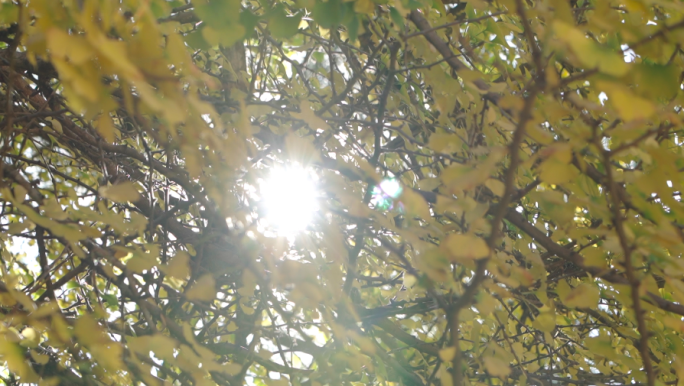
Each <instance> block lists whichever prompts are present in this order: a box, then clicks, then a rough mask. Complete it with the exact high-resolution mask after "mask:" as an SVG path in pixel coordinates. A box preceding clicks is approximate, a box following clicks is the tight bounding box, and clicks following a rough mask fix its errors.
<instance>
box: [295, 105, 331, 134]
mask: <svg viewBox="0 0 684 386" xmlns="http://www.w3.org/2000/svg"><path fill="white" fill-rule="evenodd" d="M299 109H300V110H301V111H302V112H301V113H292V116H294V117H295V118H297V119H301V120H303V121H304V122H306V123H307V124H308V125H309V127H310V128H311V129H313V130H318V129H321V130H325V129H327V128H328V124H327V123H326V122H325V120H323V119H322V118H320V117H318V116H317V115H316V114H315V113H314V111H313V107H312V106H311V103H310V102H309V101H306V100H304V101H302V102H301V104H300V106H299Z"/></svg>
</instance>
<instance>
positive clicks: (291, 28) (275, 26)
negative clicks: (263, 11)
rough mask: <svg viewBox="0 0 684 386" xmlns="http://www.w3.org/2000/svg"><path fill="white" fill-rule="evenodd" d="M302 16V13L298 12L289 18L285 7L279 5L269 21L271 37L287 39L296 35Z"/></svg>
mask: <svg viewBox="0 0 684 386" xmlns="http://www.w3.org/2000/svg"><path fill="white" fill-rule="evenodd" d="M302 15H303V13H302V12H298V13H296V14H295V15H293V16H287V14H286V13H285V6H284V5H282V4H279V5H278V6H277V7H276V9H275V10H274V12H273V15H272V16H271V18H270V19H269V21H268V27H269V29H270V31H271V35H272V36H273V37H275V38H279V39H287V38H289V37H291V36H292V35H294V34H296V33H297V31H298V30H299V23H300V22H301V20H302Z"/></svg>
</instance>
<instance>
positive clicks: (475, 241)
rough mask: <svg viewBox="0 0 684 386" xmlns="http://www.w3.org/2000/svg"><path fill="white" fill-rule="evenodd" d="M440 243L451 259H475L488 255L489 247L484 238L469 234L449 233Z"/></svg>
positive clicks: (457, 260) (456, 260)
mask: <svg viewBox="0 0 684 386" xmlns="http://www.w3.org/2000/svg"><path fill="white" fill-rule="evenodd" d="M442 245H443V246H444V247H446V249H447V250H448V251H449V253H450V257H451V260H452V261H455V262H459V261H465V260H475V259H479V258H483V257H487V256H489V247H488V246H487V243H485V241H484V240H482V239H481V238H479V237H477V236H473V235H469V234H465V235H463V234H451V235H449V236H447V238H446V240H444V241H443V242H442Z"/></svg>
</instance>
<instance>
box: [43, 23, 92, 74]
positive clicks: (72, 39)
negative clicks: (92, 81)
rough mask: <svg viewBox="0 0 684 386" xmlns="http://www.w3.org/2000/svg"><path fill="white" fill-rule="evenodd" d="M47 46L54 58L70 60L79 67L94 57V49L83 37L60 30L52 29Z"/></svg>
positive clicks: (47, 35) (48, 35) (48, 34)
mask: <svg viewBox="0 0 684 386" xmlns="http://www.w3.org/2000/svg"><path fill="white" fill-rule="evenodd" d="M46 37H47V46H48V49H49V50H50V54H51V55H52V56H53V57H59V58H62V59H65V58H66V59H69V62H71V63H72V64H74V65H79V64H81V63H84V62H85V61H87V60H89V59H91V58H92V57H93V52H94V51H93V48H92V47H91V46H90V44H88V42H87V41H86V40H85V39H84V38H83V37H82V36H76V35H69V34H68V33H66V32H64V31H63V30H62V29H59V28H51V29H50V30H49V31H48V33H47V34H46Z"/></svg>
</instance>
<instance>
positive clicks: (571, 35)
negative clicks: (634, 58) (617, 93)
mask: <svg viewBox="0 0 684 386" xmlns="http://www.w3.org/2000/svg"><path fill="white" fill-rule="evenodd" d="M553 28H554V31H555V32H556V36H557V37H558V39H560V40H562V41H564V42H565V43H567V44H568V45H569V46H570V47H571V48H572V51H573V52H574V53H575V55H576V56H577V58H578V60H579V61H580V62H581V63H582V64H583V65H584V66H585V67H586V68H587V69H594V68H598V70H599V71H601V72H602V73H604V74H608V75H613V76H617V77H619V76H623V75H625V74H627V72H628V71H629V66H628V65H627V63H625V59H624V57H623V56H622V55H621V54H619V53H617V52H611V51H610V50H608V49H606V48H605V47H601V46H600V45H598V44H597V43H596V42H595V41H593V40H591V39H589V38H587V37H585V36H584V33H583V32H581V31H580V30H578V29H577V28H575V27H573V26H571V25H570V24H566V23H564V22H562V21H560V20H554V21H553Z"/></svg>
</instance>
